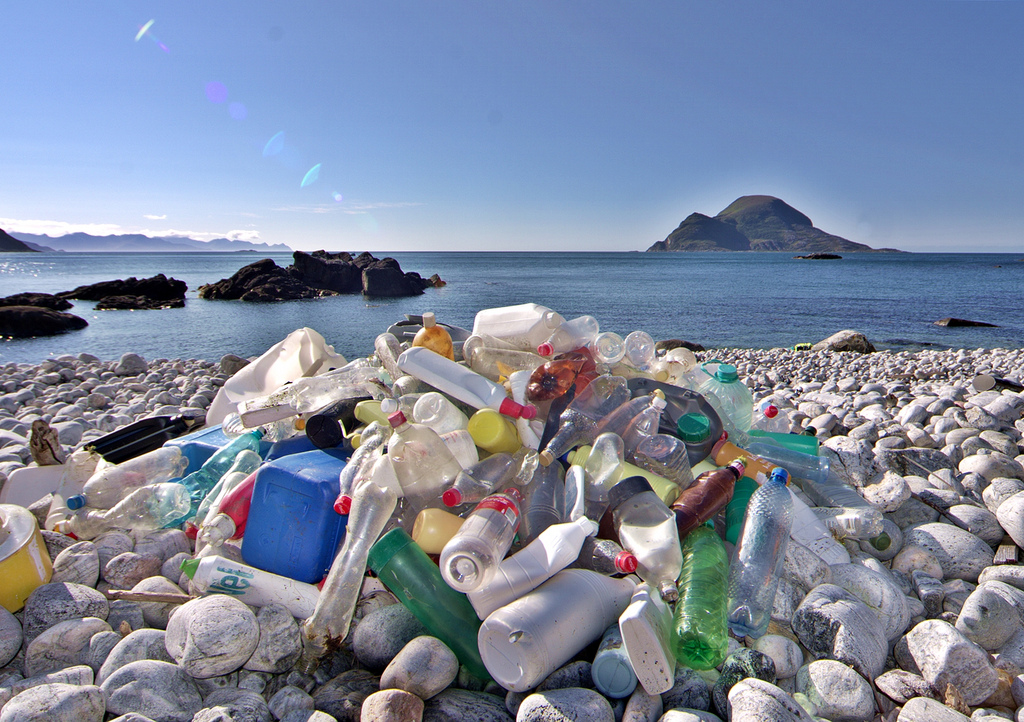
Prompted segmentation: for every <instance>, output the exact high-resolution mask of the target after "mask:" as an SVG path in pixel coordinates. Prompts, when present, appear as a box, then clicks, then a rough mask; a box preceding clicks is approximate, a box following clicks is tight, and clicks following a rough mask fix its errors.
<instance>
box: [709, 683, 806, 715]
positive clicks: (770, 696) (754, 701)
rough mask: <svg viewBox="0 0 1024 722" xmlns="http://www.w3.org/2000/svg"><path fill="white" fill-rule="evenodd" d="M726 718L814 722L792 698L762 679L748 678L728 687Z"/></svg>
mask: <svg viewBox="0 0 1024 722" xmlns="http://www.w3.org/2000/svg"><path fill="white" fill-rule="evenodd" d="M729 711H730V716H729V719H733V720H743V722H814V718H813V717H811V716H810V715H809V714H807V711H806V710H805V709H804V708H803V707H801V706H800V705H799V704H797V702H796V700H794V699H793V698H792V697H790V696H789V695H788V694H786V693H785V692H783V691H782V690H781V689H779V688H778V687H776V686H775V685H774V684H770V683H768V682H765V681H764V680H763V679H756V678H753V677H751V678H749V679H744V680H742V681H740V682H737V683H736V684H734V685H733V687H732V689H730V690H729Z"/></svg>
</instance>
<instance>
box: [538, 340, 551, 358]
mask: <svg viewBox="0 0 1024 722" xmlns="http://www.w3.org/2000/svg"><path fill="white" fill-rule="evenodd" d="M554 352H555V347H554V346H552V345H551V344H549V343H548V342H547V341H545V342H544V343H542V344H541V345H540V346H538V347H537V353H538V354H540V355H541V356H550V355H551V354H553V353H554Z"/></svg>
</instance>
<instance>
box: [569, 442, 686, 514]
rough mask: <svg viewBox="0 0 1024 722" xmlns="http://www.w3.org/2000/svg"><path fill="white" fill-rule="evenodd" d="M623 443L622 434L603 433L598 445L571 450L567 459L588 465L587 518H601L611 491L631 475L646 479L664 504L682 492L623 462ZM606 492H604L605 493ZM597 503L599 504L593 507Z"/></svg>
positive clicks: (570, 461)
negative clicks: (608, 492) (619, 435)
mask: <svg viewBox="0 0 1024 722" xmlns="http://www.w3.org/2000/svg"><path fill="white" fill-rule="evenodd" d="M622 446H623V444H622V440H621V439H619V437H618V434H601V436H598V437H597V438H596V439H594V446H593V447H591V446H581V447H579V448H578V449H576V450H575V451H570V452H569V454H568V456H567V457H566V458H567V459H568V460H569V463H570V464H577V465H581V466H584V469H585V470H586V473H587V494H588V496H587V501H588V509H587V515H588V516H590V518H591V519H596V518H598V517H599V516H600V515H601V513H603V510H604V506H600V504H602V503H603V504H605V505H607V501H608V497H607V493H606V492H607V490H608V489H610V488H611V487H612V486H614V485H615V484H616V483H618V481H619V480H620V479H623V478H625V477H627V476H642V477H644V478H645V479H647V481H648V482H649V483H650V485H651V488H653V489H654V493H656V494H657V495H658V496H659V497H660V498H661V500H662V501H663V502H665V503H666V504H670V503H672V502H673V501H675V500H676V498H677V497H678V496H679V492H680V491H681V490H680V488H679V486H678V485H677V484H675V483H673V482H671V481H669V480H668V479H666V478H665V477H663V476H659V475H658V474H655V473H654V472H653V471H649V470H648V469H643V468H641V467H639V466H637V465H635V464H630V463H629V462H628V461H623V459H622ZM602 490H603V491H602ZM591 502H594V503H595V504H596V505H592V504H591Z"/></svg>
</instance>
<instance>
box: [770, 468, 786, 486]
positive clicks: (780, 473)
mask: <svg viewBox="0 0 1024 722" xmlns="http://www.w3.org/2000/svg"><path fill="white" fill-rule="evenodd" d="M768 481H773V482H775V483H776V484H782V485H783V486H786V485H788V484H789V472H788V471H786V470H785V469H783V468H782V467H781V466H776V467H775V468H774V469H772V473H771V475H769V477H768Z"/></svg>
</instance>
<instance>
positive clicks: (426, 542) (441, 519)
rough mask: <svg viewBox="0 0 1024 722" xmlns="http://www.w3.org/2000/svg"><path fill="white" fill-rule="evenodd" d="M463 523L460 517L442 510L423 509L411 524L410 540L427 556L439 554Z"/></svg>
mask: <svg viewBox="0 0 1024 722" xmlns="http://www.w3.org/2000/svg"><path fill="white" fill-rule="evenodd" d="M463 521H464V520H463V519H462V517H459V516H455V514H452V513H451V512H448V511H445V510H444V509H424V510H423V511H421V512H420V513H419V514H417V515H416V521H414V522H413V525H412V539H413V541H414V542H416V543H417V544H419V545H420V547H422V549H423V551H425V552H426V553H427V554H440V553H441V550H442V549H444V545H445V544H447V543H448V540H449V539H451V538H452V537H453V536H455V532H457V531H458V530H459V528H460V527H461V526H462V522H463Z"/></svg>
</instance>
